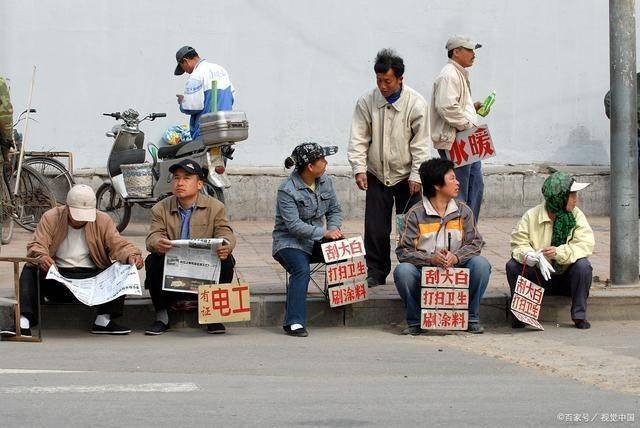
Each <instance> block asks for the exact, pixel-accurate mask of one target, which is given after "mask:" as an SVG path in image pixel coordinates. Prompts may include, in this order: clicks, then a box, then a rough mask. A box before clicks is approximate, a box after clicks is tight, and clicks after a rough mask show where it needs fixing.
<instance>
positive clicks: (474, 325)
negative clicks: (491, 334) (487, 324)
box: [467, 322, 484, 334]
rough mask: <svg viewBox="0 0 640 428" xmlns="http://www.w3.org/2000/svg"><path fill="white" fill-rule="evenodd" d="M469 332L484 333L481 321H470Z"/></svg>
mask: <svg viewBox="0 0 640 428" xmlns="http://www.w3.org/2000/svg"><path fill="white" fill-rule="evenodd" d="M467 332H468V333H472V334H482V333H484V327H483V326H482V324H480V323H479V322H470V323H469V326H468V327H467Z"/></svg>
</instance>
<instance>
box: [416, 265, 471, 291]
mask: <svg viewBox="0 0 640 428" xmlns="http://www.w3.org/2000/svg"><path fill="white" fill-rule="evenodd" d="M422 286H423V287H431V286H439V287H450V288H469V269H465V268H449V269H442V268H437V267H430V266H425V267H423V268H422Z"/></svg>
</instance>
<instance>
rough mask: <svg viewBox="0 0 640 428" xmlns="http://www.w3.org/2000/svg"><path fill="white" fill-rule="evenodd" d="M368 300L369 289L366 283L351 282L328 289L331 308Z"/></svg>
mask: <svg viewBox="0 0 640 428" xmlns="http://www.w3.org/2000/svg"><path fill="white" fill-rule="evenodd" d="M368 298H369V287H368V286H367V282H366V281H353V282H351V283H349V284H342V285H338V286H335V287H331V288H329V305H330V306H331V307H332V308H335V307H336V306H344V305H350V304H352V303H357V302H362V301H364V300H367V299H368Z"/></svg>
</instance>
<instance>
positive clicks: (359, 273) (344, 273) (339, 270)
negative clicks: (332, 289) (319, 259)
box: [327, 257, 367, 285]
mask: <svg viewBox="0 0 640 428" xmlns="http://www.w3.org/2000/svg"><path fill="white" fill-rule="evenodd" d="M366 277H367V265H366V264H365V262H364V259H363V258H362V257H359V258H357V259H353V260H349V261H346V262H340V263H335V264H331V265H327V285H333V284H341V283H345V282H349V281H351V282H354V280H355V279H357V278H366Z"/></svg>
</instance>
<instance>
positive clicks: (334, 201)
mask: <svg viewBox="0 0 640 428" xmlns="http://www.w3.org/2000/svg"><path fill="white" fill-rule="evenodd" d="M325 217H326V222H327V227H326V228H325V227H324V220H325ZM275 222H276V224H275V227H274V229H273V234H272V235H273V250H272V254H273V255H275V254H276V253H277V252H278V251H280V250H281V249H283V248H298V249H300V250H302V251H304V252H305V253H308V254H311V253H312V251H313V242H314V241H320V240H321V239H322V236H323V235H324V232H325V231H326V230H331V229H339V228H340V227H342V208H340V203H339V202H338V197H337V196H336V191H335V190H334V188H333V182H332V181H331V178H330V177H328V176H327V175H326V174H325V175H323V176H322V177H320V178H318V179H317V180H316V190H315V192H314V191H312V190H311V189H310V188H309V187H307V185H306V184H305V183H304V181H302V177H300V174H298V172H297V171H294V172H292V173H291V175H290V176H289V178H287V179H286V180H285V181H284V182H283V183H282V184H281V185H280V187H279V188H278V197H277V201H276V220H275Z"/></svg>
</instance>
